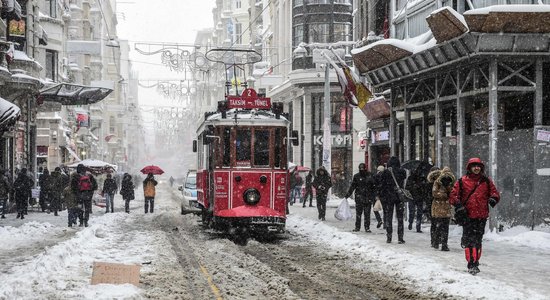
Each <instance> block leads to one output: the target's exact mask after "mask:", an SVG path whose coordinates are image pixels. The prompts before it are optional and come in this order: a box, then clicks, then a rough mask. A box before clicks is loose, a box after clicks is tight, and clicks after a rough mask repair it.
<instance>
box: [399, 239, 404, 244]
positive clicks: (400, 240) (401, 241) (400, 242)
mask: <svg viewBox="0 0 550 300" xmlns="http://www.w3.org/2000/svg"><path fill="white" fill-rule="evenodd" d="M397 243H398V244H405V240H404V239H403V238H400V239H399V240H397Z"/></svg>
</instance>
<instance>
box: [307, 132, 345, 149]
mask: <svg viewBox="0 0 550 300" xmlns="http://www.w3.org/2000/svg"><path fill="white" fill-rule="evenodd" d="M313 144H314V145H323V135H314V136H313ZM331 144H332V147H345V146H350V145H351V135H350V134H333V135H332V136H331Z"/></svg>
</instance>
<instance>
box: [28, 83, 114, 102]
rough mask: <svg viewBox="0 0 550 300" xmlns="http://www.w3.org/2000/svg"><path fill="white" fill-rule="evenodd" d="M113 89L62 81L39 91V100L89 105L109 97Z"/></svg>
mask: <svg viewBox="0 0 550 300" xmlns="http://www.w3.org/2000/svg"><path fill="white" fill-rule="evenodd" d="M112 91H113V90H112V89H109V88H104V87H91V86H82V85H76V84H70V83H60V84H58V85H56V86H54V87H51V88H47V89H44V90H42V91H40V93H39V96H38V98H39V100H41V101H53V102H58V103H61V104H62V105H88V104H93V103H97V102H99V101H101V100H103V99H105V97H107V96H108V95H109V94H110V93H111V92H112Z"/></svg>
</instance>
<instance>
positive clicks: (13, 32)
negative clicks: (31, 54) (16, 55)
mask: <svg viewBox="0 0 550 300" xmlns="http://www.w3.org/2000/svg"><path fill="white" fill-rule="evenodd" d="M26 27H27V20H26V18H22V19H21V20H19V21H16V20H10V21H9V29H8V41H10V42H13V43H14V47H15V50H19V51H25V44H26V40H27V30H26Z"/></svg>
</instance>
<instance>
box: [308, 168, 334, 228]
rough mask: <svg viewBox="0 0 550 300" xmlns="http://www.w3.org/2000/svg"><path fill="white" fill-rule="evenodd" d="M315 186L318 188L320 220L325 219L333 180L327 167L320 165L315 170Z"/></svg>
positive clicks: (317, 197)
mask: <svg viewBox="0 0 550 300" xmlns="http://www.w3.org/2000/svg"><path fill="white" fill-rule="evenodd" d="M312 185H313V187H314V188H315V189H316V190H317V195H316V199H317V211H318V212H319V220H321V221H324V220H325V213H326V211H327V195H328V190H329V189H330V188H331V187H332V181H331V179H330V175H329V174H328V172H327V170H326V169H325V167H320V168H319V169H317V171H316V172H315V179H314V180H313V183H312Z"/></svg>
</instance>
